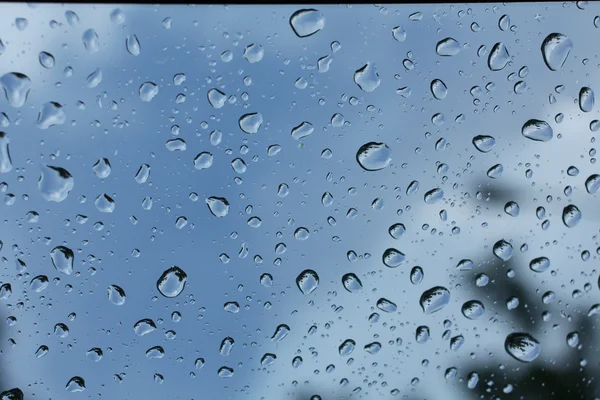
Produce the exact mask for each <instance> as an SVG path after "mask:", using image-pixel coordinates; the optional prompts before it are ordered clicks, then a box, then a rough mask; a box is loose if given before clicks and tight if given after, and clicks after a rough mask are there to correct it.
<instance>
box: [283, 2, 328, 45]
mask: <svg viewBox="0 0 600 400" xmlns="http://www.w3.org/2000/svg"><path fill="white" fill-rule="evenodd" d="M290 26H291V27H292V30H293V31H294V33H295V34H296V36H298V37H300V38H305V37H309V36H311V35H314V34H315V33H317V32H319V31H320V30H321V29H323V28H324V27H325V17H324V16H323V14H322V13H321V12H319V11H318V10H315V9H313V8H310V9H302V10H298V11H296V12H295V13H293V14H292V16H291V17H290Z"/></svg>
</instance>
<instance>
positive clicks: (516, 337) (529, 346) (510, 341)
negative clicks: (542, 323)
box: [504, 332, 542, 363]
mask: <svg viewBox="0 0 600 400" xmlns="http://www.w3.org/2000/svg"><path fill="white" fill-rule="evenodd" d="M504 348H505V349H506V352H507V353H508V354H510V355H511V356H512V357H514V358H515V359H516V360H518V361H521V362H525V363H528V362H532V361H533V360H535V359H536V358H537V357H538V356H539V355H540V352H541V351H542V345H541V344H540V342H538V341H537V340H536V339H535V338H534V337H533V336H531V335H530V334H528V333H522V332H517V333H511V334H510V335H508V336H507V337H506V340H505V341H504Z"/></svg>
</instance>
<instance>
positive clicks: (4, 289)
mask: <svg viewBox="0 0 600 400" xmlns="http://www.w3.org/2000/svg"><path fill="white" fill-rule="evenodd" d="M11 294H12V287H11V286H10V283H4V284H2V286H0V300H6V299H8V298H9V297H10V295H11Z"/></svg>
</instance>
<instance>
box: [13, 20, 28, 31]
mask: <svg viewBox="0 0 600 400" xmlns="http://www.w3.org/2000/svg"><path fill="white" fill-rule="evenodd" d="M15 25H16V26H17V29H18V30H20V31H24V30H25V29H27V26H28V25H29V21H28V20H27V18H16V19H15Z"/></svg>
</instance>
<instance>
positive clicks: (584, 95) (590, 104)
mask: <svg viewBox="0 0 600 400" xmlns="http://www.w3.org/2000/svg"><path fill="white" fill-rule="evenodd" d="M594 102H595V96H594V91H593V90H592V89H591V88H589V87H582V88H581V90H580V91H579V108H580V109H581V111H583V112H590V111H592V108H594Z"/></svg>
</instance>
